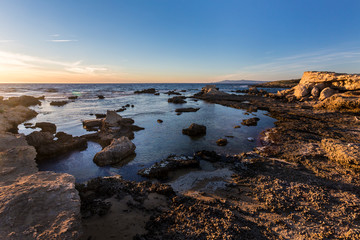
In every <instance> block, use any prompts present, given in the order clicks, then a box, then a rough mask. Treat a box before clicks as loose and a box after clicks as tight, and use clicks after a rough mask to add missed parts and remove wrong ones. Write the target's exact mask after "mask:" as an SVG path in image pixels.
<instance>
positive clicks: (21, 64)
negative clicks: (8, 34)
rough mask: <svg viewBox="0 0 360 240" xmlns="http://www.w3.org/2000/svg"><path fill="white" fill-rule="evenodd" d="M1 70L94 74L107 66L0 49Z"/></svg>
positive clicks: (103, 70) (104, 70) (105, 70)
mask: <svg viewBox="0 0 360 240" xmlns="http://www.w3.org/2000/svg"><path fill="white" fill-rule="evenodd" d="M2 70H3V71H9V70H22V71H24V70H36V71H49V72H50V71H51V72H59V73H64V72H67V73H77V74H87V75H95V74H98V73H99V72H107V71H108V68H106V67H104V66H93V65H84V64H82V61H76V62H65V61H55V60H51V59H46V58H40V57H35V56H29V55H24V54H19V53H12V52H6V51H0V71H2Z"/></svg>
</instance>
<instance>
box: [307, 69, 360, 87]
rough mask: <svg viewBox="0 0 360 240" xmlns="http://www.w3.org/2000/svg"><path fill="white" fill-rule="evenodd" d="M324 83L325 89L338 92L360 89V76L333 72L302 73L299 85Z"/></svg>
mask: <svg viewBox="0 0 360 240" xmlns="http://www.w3.org/2000/svg"><path fill="white" fill-rule="evenodd" d="M308 83H311V84H314V83H324V84H326V85H327V87H331V88H333V89H338V90H358V89H360V74H346V73H335V72H312V71H310V72H304V74H303V76H302V78H301V80H300V84H308Z"/></svg>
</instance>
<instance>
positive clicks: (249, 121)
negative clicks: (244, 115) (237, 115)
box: [241, 117, 260, 126]
mask: <svg viewBox="0 0 360 240" xmlns="http://www.w3.org/2000/svg"><path fill="white" fill-rule="evenodd" d="M259 120H260V118H257V117H254V118H249V119H244V120H243V121H242V122H241V124H242V125H245V126H256V125H257V122H258V121H259Z"/></svg>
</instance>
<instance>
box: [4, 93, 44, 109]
mask: <svg viewBox="0 0 360 240" xmlns="http://www.w3.org/2000/svg"><path fill="white" fill-rule="evenodd" d="M5 104H7V105H9V106H12V107H14V106H24V107H29V106H35V105H41V102H40V101H39V99H38V98H36V97H32V96H26V95H24V96H20V97H10V98H9V99H8V100H7V101H5Z"/></svg>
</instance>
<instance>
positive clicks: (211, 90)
mask: <svg viewBox="0 0 360 240" xmlns="http://www.w3.org/2000/svg"><path fill="white" fill-rule="evenodd" d="M201 95H203V96H215V95H216V96H219V95H221V96H227V95H229V94H227V93H225V92H222V91H219V89H218V88H216V86H215V85H206V86H205V87H203V88H202V89H201Z"/></svg>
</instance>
